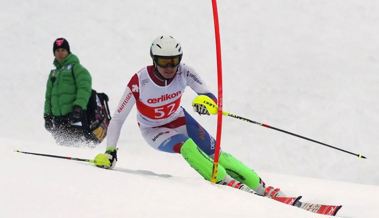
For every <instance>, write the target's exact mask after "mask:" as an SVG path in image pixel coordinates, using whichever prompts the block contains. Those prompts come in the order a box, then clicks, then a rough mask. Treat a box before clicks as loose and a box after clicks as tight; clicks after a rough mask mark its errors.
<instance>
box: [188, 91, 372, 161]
mask: <svg viewBox="0 0 379 218" xmlns="http://www.w3.org/2000/svg"><path fill="white" fill-rule="evenodd" d="M195 104H202V105H204V106H205V107H206V108H207V110H208V112H209V113H210V114H217V105H216V104H215V103H214V101H213V100H212V99H211V98H209V97H208V96H206V95H199V96H197V98H195V99H194V101H193V102H192V105H195ZM222 115H224V116H228V117H233V118H236V119H239V120H243V121H246V122H249V123H253V124H256V125H259V126H263V127H266V128H269V129H273V130H276V131H279V132H283V133H286V134H289V135H292V136H295V137H299V138H302V139H305V140H308V141H311V142H314V143H317V144H320V145H323V146H326V147H329V148H333V149H336V150H338V151H342V152H345V153H348V154H351V155H354V156H357V157H358V158H362V159H367V158H366V157H365V156H363V155H362V154H356V153H353V152H350V151H347V150H344V149H341V148H338V147H335V146H332V145H329V144H326V143H323V142H320V141H317V140H314V139H311V138H308V137H305V136H302V135H299V134H296V133H293V132H289V131H286V130H283V129H279V128H276V127H273V126H270V125H268V124H265V123H260V122H257V121H254V120H250V119H247V118H244V117H241V116H238V115H235V114H231V113H229V112H225V111H223V112H222Z"/></svg>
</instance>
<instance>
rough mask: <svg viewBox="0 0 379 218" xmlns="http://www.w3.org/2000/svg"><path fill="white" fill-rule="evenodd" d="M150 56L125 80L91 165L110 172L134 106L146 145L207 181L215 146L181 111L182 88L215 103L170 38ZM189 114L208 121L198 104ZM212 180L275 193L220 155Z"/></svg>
mask: <svg viewBox="0 0 379 218" xmlns="http://www.w3.org/2000/svg"><path fill="white" fill-rule="evenodd" d="M150 56H151V58H152V59H153V65H150V66H147V67H144V68H142V69H141V70H140V71H138V72H137V73H136V74H134V75H133V76H132V78H131V79H130V81H129V83H128V85H127V87H126V89H125V92H124V94H123V96H122V99H121V101H120V103H119V105H118V109H117V111H116V112H115V114H114V115H113V118H112V120H111V123H110V125H109V128H108V138H107V148H106V151H105V153H101V154H98V155H97V156H96V157H95V164H96V166H98V167H103V168H112V167H114V165H115V163H116V161H117V148H116V147H117V142H118V139H119V136H120V131H121V127H122V125H123V124H124V122H125V120H126V118H127V116H128V114H129V112H130V110H131V109H132V107H133V106H134V105H136V106H137V120H138V126H139V128H140V131H141V133H142V136H143V138H144V139H145V141H146V142H147V143H148V144H149V145H150V146H152V147H153V148H155V149H157V150H159V151H164V152H170V153H177V154H180V155H181V156H182V157H183V158H184V160H185V161H187V162H188V164H189V165H190V166H191V167H192V168H193V169H195V170H196V171H197V172H198V173H199V174H200V175H201V176H203V177H204V178H205V179H206V180H210V179H211V175H212V167H213V161H212V159H211V158H212V157H213V156H214V152H215V140H214V138H213V137H212V136H211V135H209V133H208V132H207V131H206V130H205V129H204V128H203V127H202V126H201V125H200V124H199V123H198V122H197V121H196V120H195V119H194V118H193V117H192V116H191V115H190V114H189V113H188V112H187V111H186V110H185V109H184V108H183V107H181V106H180V101H181V98H182V95H183V93H184V90H185V88H186V87H187V86H189V87H190V88H191V89H192V90H193V91H195V92H196V93H197V95H206V96H208V97H209V98H211V99H213V100H214V101H215V102H216V101H217V99H216V97H215V96H214V95H213V94H212V93H211V92H210V91H209V89H208V87H207V86H206V85H205V83H204V81H203V80H202V79H201V78H200V77H199V75H198V73H197V72H196V71H195V70H194V69H193V68H191V67H189V66H188V65H185V64H183V63H181V60H182V56H183V50H182V47H181V45H180V43H179V42H178V41H176V40H175V39H174V38H173V37H171V36H160V37H158V38H157V39H155V40H154V41H153V43H152V44H151V47H150ZM194 110H195V111H196V112H197V113H199V114H207V115H209V112H208V111H207V109H206V107H205V106H203V105H201V104H197V105H195V106H194ZM216 180H217V183H218V184H223V185H229V186H232V187H235V188H238V189H243V190H245V191H251V190H254V192H255V193H256V194H259V195H262V196H271V197H272V196H276V195H278V194H279V193H280V191H279V189H273V188H272V187H271V186H270V187H267V188H266V187H265V184H264V183H263V181H262V180H261V179H260V178H259V176H258V175H257V174H256V173H255V172H254V171H253V170H251V169H250V168H249V167H247V166H246V165H245V164H243V163H242V162H240V161H239V160H237V159H236V158H235V157H233V156H232V155H231V154H229V153H226V152H224V151H222V152H221V154H220V159H219V170H218V174H217V179H216Z"/></svg>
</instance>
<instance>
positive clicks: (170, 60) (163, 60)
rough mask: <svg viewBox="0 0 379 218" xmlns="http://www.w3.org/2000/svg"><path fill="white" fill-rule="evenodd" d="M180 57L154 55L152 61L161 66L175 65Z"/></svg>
mask: <svg viewBox="0 0 379 218" xmlns="http://www.w3.org/2000/svg"><path fill="white" fill-rule="evenodd" d="M181 59H182V56H181V55H179V56H174V57H161V56H155V57H154V62H155V63H156V64H157V65H158V66H160V67H163V68H167V67H176V66H178V65H179V64H180V61H181Z"/></svg>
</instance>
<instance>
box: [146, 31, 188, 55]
mask: <svg viewBox="0 0 379 218" xmlns="http://www.w3.org/2000/svg"><path fill="white" fill-rule="evenodd" d="M182 55H183V50H182V46H181V45H180V43H179V42H178V41H176V39H174V37H172V36H159V37H158V38H156V39H155V40H154V41H153V43H152V44H151V47H150V56H151V57H152V58H153V59H154V57H156V56H158V57H174V56H180V58H181V57H182Z"/></svg>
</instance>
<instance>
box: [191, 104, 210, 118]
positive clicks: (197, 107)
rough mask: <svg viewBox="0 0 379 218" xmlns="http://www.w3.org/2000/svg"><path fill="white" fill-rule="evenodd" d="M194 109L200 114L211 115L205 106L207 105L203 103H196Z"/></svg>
mask: <svg viewBox="0 0 379 218" xmlns="http://www.w3.org/2000/svg"><path fill="white" fill-rule="evenodd" d="M193 110H194V111H195V112H197V113H198V114H200V115H204V114H205V115H209V112H208V110H207V108H206V107H205V105H202V104H194V105H193Z"/></svg>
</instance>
